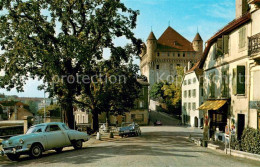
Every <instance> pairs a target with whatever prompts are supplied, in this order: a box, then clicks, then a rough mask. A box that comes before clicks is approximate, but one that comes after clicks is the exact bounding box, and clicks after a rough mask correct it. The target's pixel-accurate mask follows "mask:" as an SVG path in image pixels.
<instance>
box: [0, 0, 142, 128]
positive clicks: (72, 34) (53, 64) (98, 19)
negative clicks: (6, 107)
mask: <svg viewBox="0 0 260 167" xmlns="http://www.w3.org/2000/svg"><path fill="white" fill-rule="evenodd" d="M0 11H1V16H0V45H1V46H2V50H3V51H4V53H2V54H1V56H0V71H1V70H4V71H5V74H4V76H3V77H1V78H0V84H1V85H0V86H1V87H2V88H5V89H7V90H10V89H12V88H16V89H17V91H19V92H20V91H23V86H24V84H25V83H26V81H27V80H28V79H29V78H30V77H31V78H33V79H35V78H38V79H40V80H43V82H44V85H42V86H40V87H39V88H40V89H45V91H46V92H49V93H50V97H55V96H56V97H57V98H58V100H59V102H60V103H61V107H62V109H63V110H64V111H65V115H64V117H65V121H66V122H67V123H68V125H69V127H70V128H73V127H74V116H73V103H74V102H75V100H76V99H77V97H78V96H79V95H80V94H81V92H82V87H81V86H82V84H79V83H78V80H77V79H75V78H77V76H79V75H88V76H91V75H92V74H95V71H93V70H94V69H95V68H93V66H96V64H97V61H102V60H103V59H102V58H103V49H104V48H110V49H111V52H113V53H123V52H124V48H123V47H116V46H115V45H114V43H113V39H115V38H118V37H122V36H124V37H125V38H126V39H128V40H129V41H130V42H131V43H132V44H133V45H134V46H135V48H136V53H137V54H138V53H139V51H140V45H141V40H138V39H136V38H135V37H134V33H133V32H132V29H134V28H135V27H136V19H137V15H138V11H134V10H132V9H128V8H127V7H126V6H125V5H124V4H123V3H121V2H120V1H119V0H98V1H97V0H65V1H61V0H38V1H35V0H28V1H23V0H8V1H1V2H0ZM57 29H58V30H57ZM123 56H124V55H120V54H116V55H115V57H113V58H115V59H124V57H123ZM54 78H55V79H54ZM75 80H77V81H75ZM54 81H55V82H54ZM85 87H86V88H90V87H91V86H90V84H89V85H87V86H85ZM85 93H86V94H88V95H91V94H92V92H91V91H90V89H89V90H86V91H85Z"/></svg>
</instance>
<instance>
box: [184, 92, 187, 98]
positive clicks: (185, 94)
mask: <svg viewBox="0 0 260 167" xmlns="http://www.w3.org/2000/svg"><path fill="white" fill-rule="evenodd" d="M184 97H185V98H186V97H187V90H185V91H184Z"/></svg>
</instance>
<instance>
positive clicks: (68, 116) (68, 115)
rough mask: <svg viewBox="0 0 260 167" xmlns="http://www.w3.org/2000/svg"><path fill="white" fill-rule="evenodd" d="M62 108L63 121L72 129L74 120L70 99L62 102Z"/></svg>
mask: <svg viewBox="0 0 260 167" xmlns="http://www.w3.org/2000/svg"><path fill="white" fill-rule="evenodd" d="M62 108H63V111H64V121H65V123H67V125H68V126H69V128H70V129H74V126H75V121H74V114H73V104H72V100H66V104H63V105H62Z"/></svg>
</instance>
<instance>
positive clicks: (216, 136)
mask: <svg viewBox="0 0 260 167" xmlns="http://www.w3.org/2000/svg"><path fill="white" fill-rule="evenodd" d="M228 108H229V107H228V100H207V101H206V102H205V103H203V104H202V105H201V106H200V107H199V110H203V111H204V119H205V124H204V128H206V127H205V126H207V128H206V129H208V138H209V139H213V140H219V141H224V135H225V127H226V125H227V117H228Z"/></svg>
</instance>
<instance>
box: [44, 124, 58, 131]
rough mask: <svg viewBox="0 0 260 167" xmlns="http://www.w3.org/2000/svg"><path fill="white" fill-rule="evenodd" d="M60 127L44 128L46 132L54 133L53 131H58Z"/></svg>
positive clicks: (49, 126)
mask: <svg viewBox="0 0 260 167" xmlns="http://www.w3.org/2000/svg"><path fill="white" fill-rule="evenodd" d="M60 130H61V129H60V127H59V126H58V125H48V126H47V128H46V132H54V131H60Z"/></svg>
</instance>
